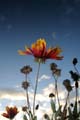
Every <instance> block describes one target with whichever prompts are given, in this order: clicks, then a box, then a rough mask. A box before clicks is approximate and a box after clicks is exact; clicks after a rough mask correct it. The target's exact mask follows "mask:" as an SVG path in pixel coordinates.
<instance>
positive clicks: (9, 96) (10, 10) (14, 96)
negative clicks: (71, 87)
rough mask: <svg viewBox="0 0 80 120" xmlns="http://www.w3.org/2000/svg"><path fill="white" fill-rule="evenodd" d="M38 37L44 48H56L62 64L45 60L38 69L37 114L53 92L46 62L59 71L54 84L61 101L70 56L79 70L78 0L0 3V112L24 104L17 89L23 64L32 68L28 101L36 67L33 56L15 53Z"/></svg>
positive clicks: (23, 95)
mask: <svg viewBox="0 0 80 120" xmlns="http://www.w3.org/2000/svg"><path fill="white" fill-rule="evenodd" d="M38 38H45V39H46V42H47V47H50V46H53V47H55V46H60V47H61V48H62V53H61V55H63V56H64V59H63V60H62V61H54V60H47V61H46V63H45V64H42V65H41V67H40V74H39V84H38V90H37V103H39V104H40V111H39V112H41V113H45V110H44V108H47V109H48V107H49V104H48V103H49V101H50V100H49V98H48V95H49V93H50V92H52V91H54V79H53V77H52V74H51V71H50V63H52V62H55V63H56V64H58V67H59V68H60V69H62V74H61V77H60V78H59V82H58V83H59V90H60V97H61V99H64V98H65V91H63V90H62V89H63V86H62V82H63V80H64V79H66V78H70V74H69V71H70V70H72V69H74V68H73V65H72V60H73V58H74V57H76V58H78V62H79V63H78V65H77V68H78V70H79V69H80V66H79V64H80V56H79V51H80V0H2V1H0V111H4V110H5V107H6V106H7V105H16V106H18V107H19V108H20V107H22V106H23V105H25V103H26V102H25V91H24V90H23V89H22V87H21V84H22V81H24V80H25V77H24V75H23V74H21V72H20V69H21V68H22V67H23V66H25V65H30V66H31V67H32V69H33V71H32V72H31V73H30V74H29V76H28V79H29V81H30V85H31V87H30V89H29V92H30V99H31V98H33V88H34V81H35V77H36V73H37V68H38V64H37V63H36V62H34V57H33V56H20V55H19V54H18V52H17V51H18V50H19V49H22V50H24V46H25V45H28V46H31V44H32V43H34V42H35V41H36V40H37V39H38ZM70 79H71V78H70ZM72 84H73V82H72ZM72 94H73V93H72ZM73 95H74V94H73ZM46 97H47V99H46ZM31 103H32V101H31ZM39 119H42V118H39Z"/></svg>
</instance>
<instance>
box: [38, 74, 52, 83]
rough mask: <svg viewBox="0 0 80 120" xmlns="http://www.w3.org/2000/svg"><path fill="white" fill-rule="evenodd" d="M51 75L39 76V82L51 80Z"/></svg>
mask: <svg viewBox="0 0 80 120" xmlns="http://www.w3.org/2000/svg"><path fill="white" fill-rule="evenodd" d="M50 78H51V77H50V76H48V75H45V74H43V75H42V76H41V77H40V78H39V82H40V81H42V80H49V79H50Z"/></svg>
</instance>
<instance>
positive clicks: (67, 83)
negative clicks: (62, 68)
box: [63, 79, 72, 92]
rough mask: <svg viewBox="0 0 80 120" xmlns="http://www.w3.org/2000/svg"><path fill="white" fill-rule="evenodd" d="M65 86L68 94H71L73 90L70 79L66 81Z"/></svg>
mask: <svg viewBox="0 0 80 120" xmlns="http://www.w3.org/2000/svg"><path fill="white" fill-rule="evenodd" d="M63 85H64V86H65V88H66V89H67V91H68V92H70V91H71V90H72V86H71V83H70V80H68V79H66V80H64V81H63Z"/></svg>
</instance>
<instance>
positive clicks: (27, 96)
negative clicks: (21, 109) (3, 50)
mask: <svg viewBox="0 0 80 120" xmlns="http://www.w3.org/2000/svg"><path fill="white" fill-rule="evenodd" d="M25 78H26V81H27V74H26V76H25ZM26 98H27V105H28V109H30V102H29V95H28V88H27V89H26Z"/></svg>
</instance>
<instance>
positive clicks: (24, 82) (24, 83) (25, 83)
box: [22, 81, 29, 89]
mask: <svg viewBox="0 0 80 120" xmlns="http://www.w3.org/2000/svg"><path fill="white" fill-rule="evenodd" d="M28 87H29V82H28V81H23V82H22V88H24V89H27V88H28Z"/></svg>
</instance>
